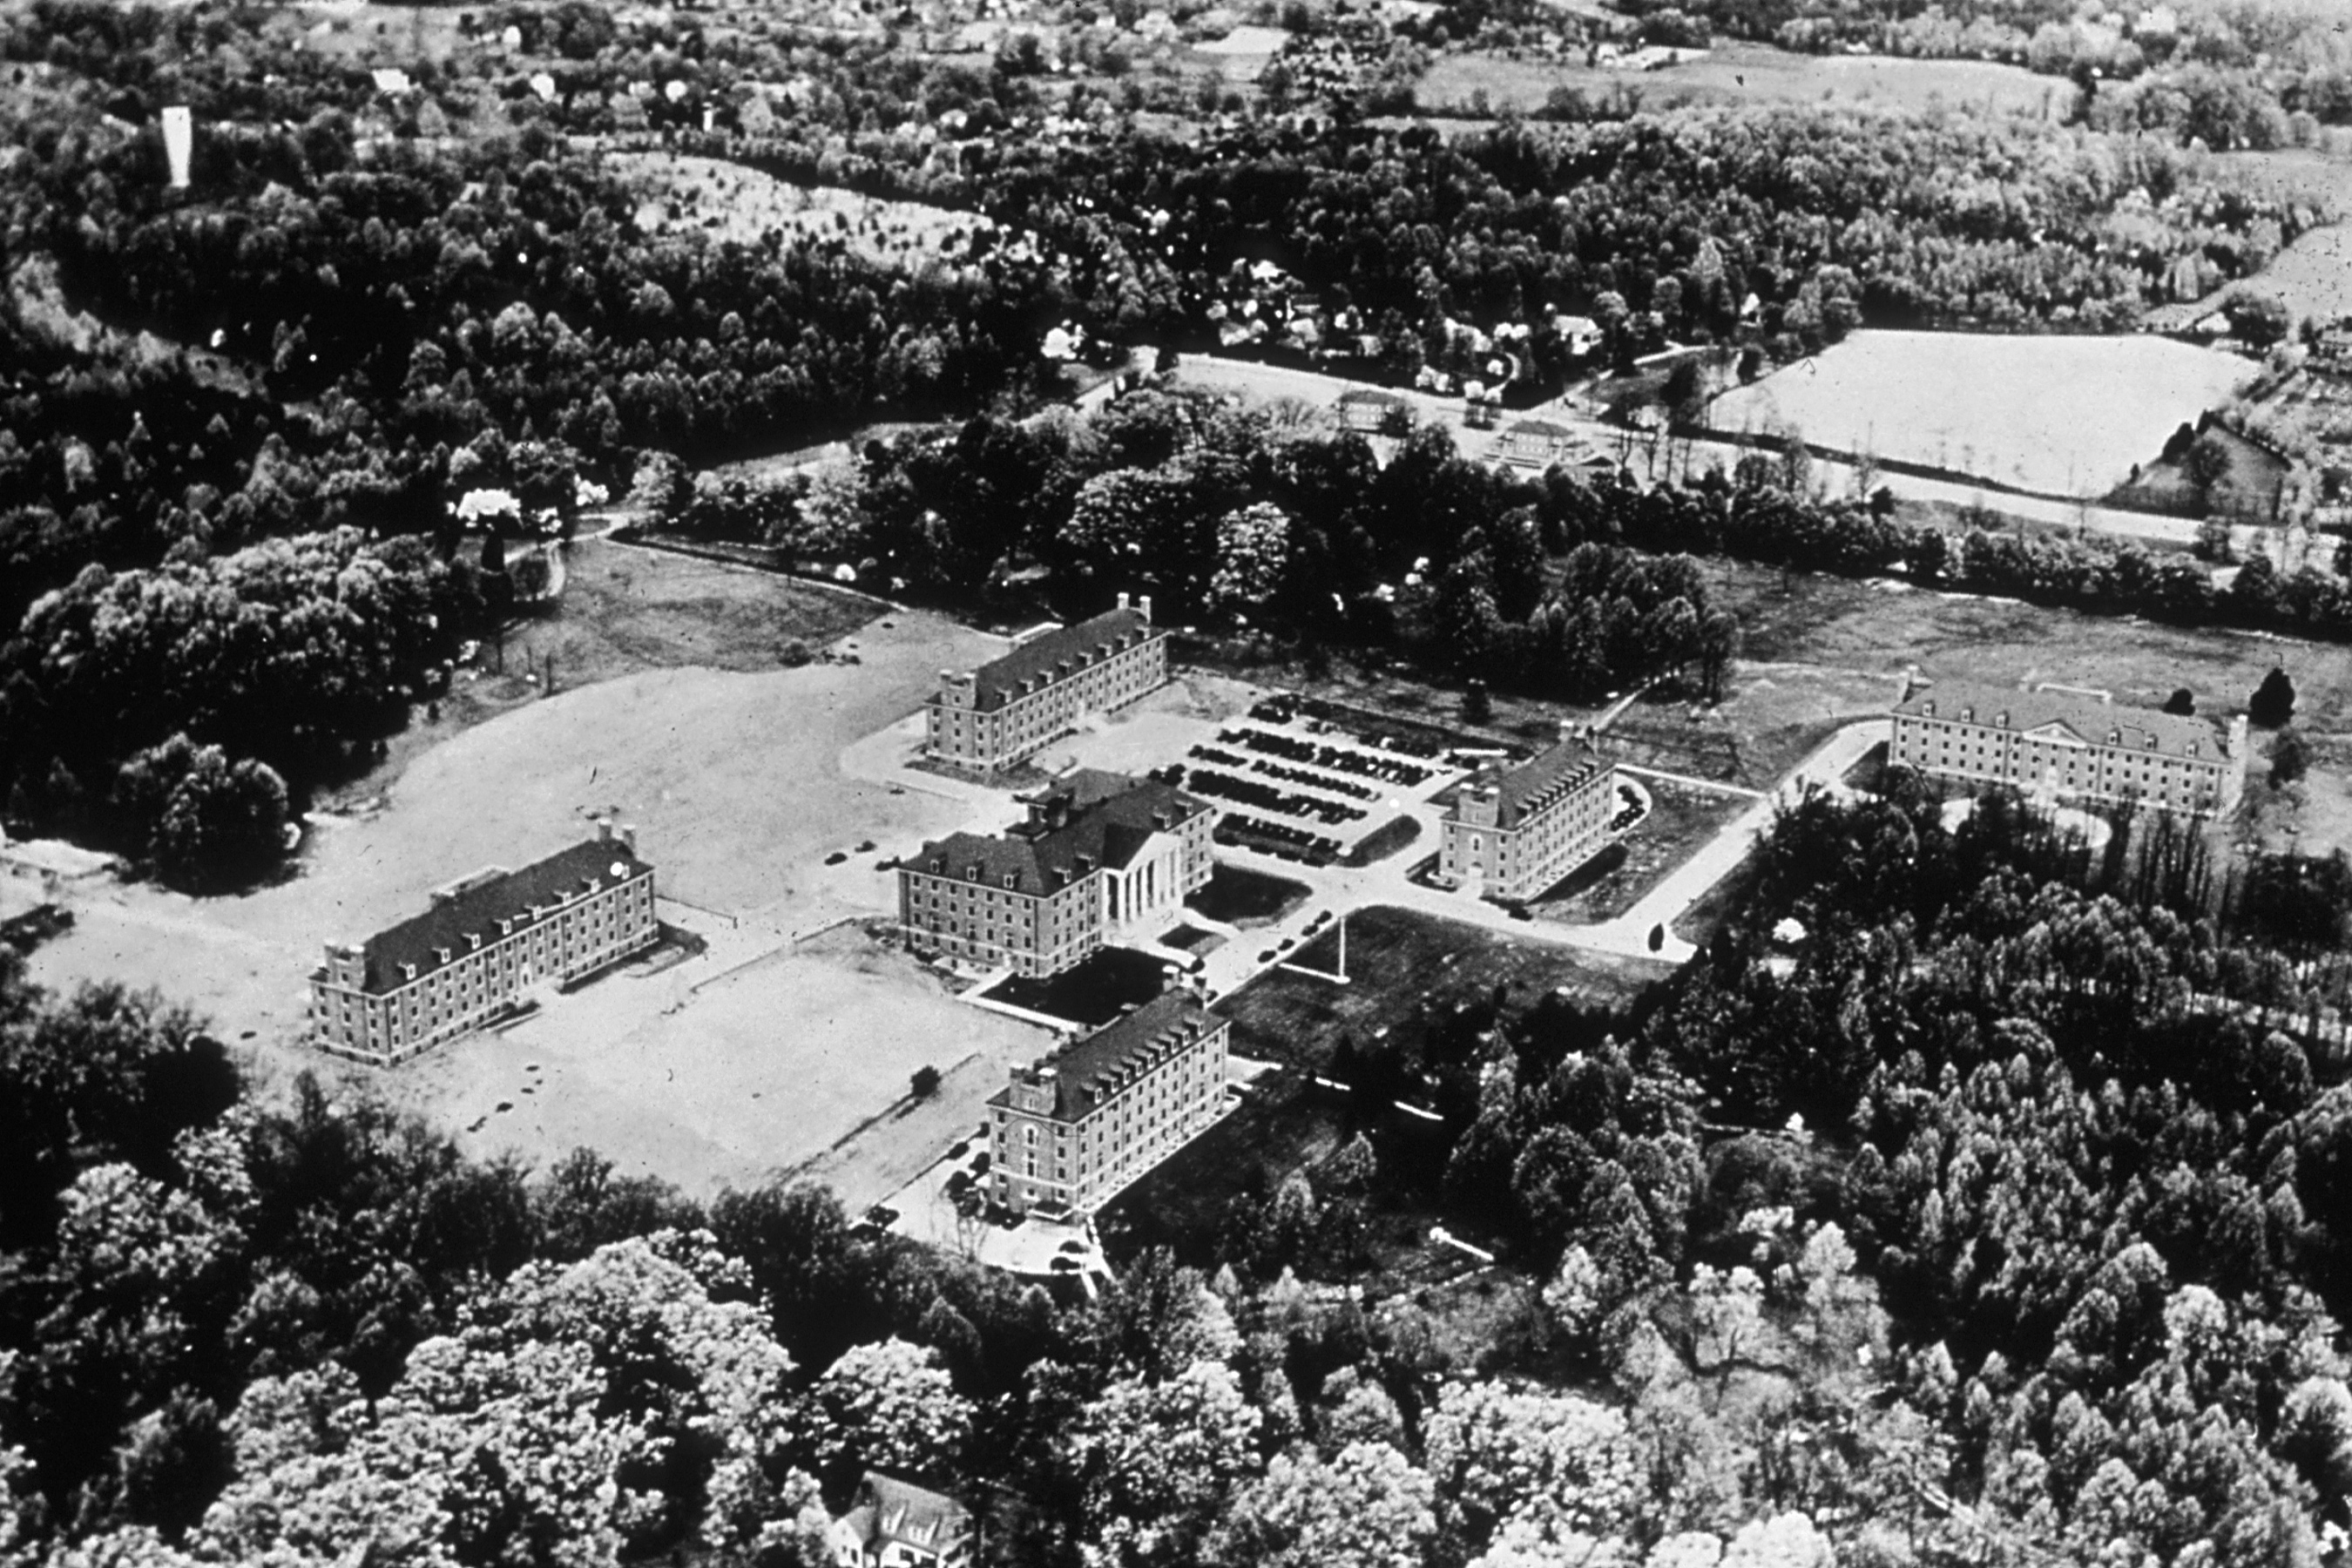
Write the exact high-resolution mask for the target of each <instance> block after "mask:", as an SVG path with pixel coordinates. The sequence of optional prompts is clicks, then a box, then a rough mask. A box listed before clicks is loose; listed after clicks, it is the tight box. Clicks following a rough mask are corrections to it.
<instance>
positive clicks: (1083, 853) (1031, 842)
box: [908, 768, 1210, 897]
mask: <svg viewBox="0 0 2352 1568" xmlns="http://www.w3.org/2000/svg"><path fill="white" fill-rule="evenodd" d="M1027 805H1028V806H1029V819H1028V820H1027V821H1026V822H1023V823H1019V824H1016V825H1015V826H1013V827H1012V828H1010V829H1008V830H1007V831H1006V832H1004V833H1002V834H995V835H982V834H978V833H956V834H950V836H949V837H945V838H942V839H940V840H939V841H937V842H936V843H929V844H925V845H924V846H923V848H922V853H921V854H919V855H917V856H915V857H913V858H912V859H911V860H909V861H908V865H909V867H911V868H913V869H916V870H919V871H929V870H930V865H931V862H932V861H934V860H937V861H939V862H940V870H939V871H937V872H933V873H932V874H933V875H936V876H945V877H961V876H963V874H964V872H965V871H966V870H967V869H969V868H972V867H975V866H976V867H978V868H979V869H980V878H979V879H980V880H981V881H982V882H984V883H986V884H988V885H989V886H991V887H1003V886H1005V885H1006V884H1005V881H1004V879H1005V878H1006V877H1008V876H1009V877H1011V878H1012V879H1013V881H1012V883H1011V886H1012V887H1013V889H1014V890H1015V891H1017V892H1022V893H1026V894H1029V895H1030V896H1032V897H1036V896H1040V895H1043V894H1046V893H1055V892H1059V891H1060V890H1061V889H1064V888H1066V887H1068V886H1069V885H1070V884H1071V883H1072V882H1074V881H1076V880H1077V879H1079V878H1080V877H1083V876H1085V875H1086V874H1087V871H1088V870H1090V869H1093V868H1099V867H1107V866H1108V867H1119V866H1125V865H1126V864H1128V863H1129V861H1130V860H1132V859H1133V858H1135V855H1136V852H1137V851H1138V850H1139V849H1141V848H1142V847H1143V845H1144V842H1145V840H1147V839H1149V838H1150V837H1151V836H1152V835H1153V834H1155V833H1164V832H1167V831H1169V830H1171V829H1172V828H1174V827H1177V826H1181V824H1183V823H1186V822H1190V821H1191V820H1192V818H1193V817H1195V816H1199V815H1200V814H1201V813H1202V812H1204V811H1207V810H1209V809H1210V807H1209V803H1208V802H1207V801H1204V800H1202V799H1200V798H1199V797H1198V796H1196V795H1186V794H1185V793H1184V792H1183V791H1182V790H1181V789H1178V788H1176V787H1175V786H1174V785H1173V784H1162V783H1160V781H1159V780H1158V779H1139V778H1130V777H1129V776H1128V775H1127V774H1125V773H1104V772H1101V771H1100V770H1098V769H1095V768H1081V769H1079V770H1078V771H1077V772H1076V773H1070V774H1068V775H1067V776H1066V777H1064V778H1061V779H1058V780H1056V781H1055V783H1054V784H1051V785H1049V786H1048V787H1046V788H1045V789H1043V790H1041V791H1039V792H1038V793H1037V794H1035V795H1030V796H1028V797H1027Z"/></svg>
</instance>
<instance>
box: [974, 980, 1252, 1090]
mask: <svg viewBox="0 0 2352 1568" xmlns="http://www.w3.org/2000/svg"><path fill="white" fill-rule="evenodd" d="M1224 1022H1225V1021H1224V1020H1223V1018H1220V1017H1217V1016H1215V1015H1213V1014H1212V1013H1211V1012H1210V1011H1209V1009H1208V1007H1207V1005H1205V1004H1204V1003H1202V1000H1201V999H1200V998H1199V997H1198V996H1195V995H1193V994H1192V993H1191V992H1189V991H1163V992H1161V993H1160V994H1159V995H1158V996H1155V997H1153V998H1152V999H1151V1000H1150V1001H1149V1002H1146V1003H1145V1004H1144V1005H1142V1006H1140V1007H1138V1008H1137V1009H1136V1010H1135V1011H1134V1012H1132V1013H1129V1014H1128V1015H1127V1016H1125V1017H1121V1018H1114V1019H1113V1020H1111V1021H1110V1022H1109V1023H1108V1024H1105V1025H1104V1026H1102V1027H1101V1028H1099V1029H1097V1030H1096V1031H1095V1032H1094V1033H1093V1034H1091V1035H1088V1036H1087V1037H1086V1038H1084V1039H1082V1040H1077V1041H1075V1042H1073V1043H1072V1044H1070V1045H1068V1046H1066V1047H1063V1048H1062V1050H1061V1051H1060V1053H1059V1054H1058V1055H1055V1056H1051V1057H1048V1058H1045V1060H1043V1061H1041V1062H1040V1063H1038V1064H1037V1065H1038V1066H1039V1067H1041V1068H1051V1069H1052V1070H1053V1073H1054V1119H1055V1121H1077V1120H1078V1119H1079V1118H1080V1117H1082V1116H1085V1115H1087V1113H1088V1112H1089V1111H1092V1110H1097V1108H1099V1107H1101V1106H1103V1105H1105V1104H1107V1103H1108V1102H1109V1101H1110V1100H1115V1099H1117V1098H1118V1093H1119V1091H1120V1090H1121V1089H1124V1088H1125V1087H1126V1084H1125V1081H1124V1080H1123V1079H1121V1077H1120V1069H1121V1068H1125V1067H1127V1066H1128V1065H1129V1064H1130V1063H1133V1064H1135V1065H1137V1066H1139V1067H1141V1066H1145V1065H1148V1064H1150V1062H1151V1061H1153V1060H1154V1059H1156V1058H1159V1057H1160V1056H1161V1055H1164V1054H1166V1053H1168V1052H1171V1051H1175V1050H1180V1049H1182V1048H1183V1047H1187V1046H1189V1045H1191V1044H1192V1042H1193V1041H1195V1040H1198V1039H1200V1038H1202V1037H1203V1036H1206V1035H1209V1034H1212V1033H1213V1032H1215V1031H1216V1030H1217V1029H1219V1028H1221V1027H1223V1026H1224ZM1011 1093H1012V1091H1011V1090H1010V1089H999V1090H998V1091H997V1093H996V1095H995V1096H994V1097H993V1098H992V1099H991V1100H990V1102H989V1103H991V1104H995V1103H997V1101H998V1100H1004V1099H1007V1098H1009V1097H1010V1095H1011Z"/></svg>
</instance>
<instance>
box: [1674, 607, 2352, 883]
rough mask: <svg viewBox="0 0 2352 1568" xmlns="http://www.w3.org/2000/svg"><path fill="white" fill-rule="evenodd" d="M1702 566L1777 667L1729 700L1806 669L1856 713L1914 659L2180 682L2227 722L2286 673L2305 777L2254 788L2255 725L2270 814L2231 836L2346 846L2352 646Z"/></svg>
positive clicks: (1810, 679)
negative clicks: (2269, 675)
mask: <svg viewBox="0 0 2352 1568" xmlns="http://www.w3.org/2000/svg"><path fill="white" fill-rule="evenodd" d="M1707 570H1708V573H1709V575H1710V576H1711V577H1713V578H1714V579H1715V583H1716V586H1717V592H1718V593H1720V594H1722V595H1725V597H1726V599H1727V603H1729V604H1730V605H1732V606H1733V607H1734V609H1735V611H1736V613H1738V615H1739V616H1740V618H1741V623H1742V625H1743V626H1745V627H1746V628H1747V637H1748V653H1749V654H1750V655H1751V656H1755V657H1757V658H1762V659H1766V660H1770V661H1777V662H1775V663H1772V664H1770V665H1768V666H1764V667H1758V666H1754V665H1748V664H1743V665H1742V666H1740V667H1739V670H1738V678H1737V680H1738V685H1739V686H1740V687H1741V688H1742V690H1741V692H1740V695H1739V697H1738V698H1735V700H1734V701H1735V702H1737V701H1738V700H1743V699H1744V698H1745V697H1746V696H1747V694H1748V689H1749V688H1751V686H1752V685H1754V684H1757V683H1760V682H1762V681H1764V680H1775V681H1779V680H1788V681H1789V682H1790V684H1791V686H1796V685H1799V684H1800V682H1799V680H1798V679H1797V678H1798V677H1799V676H1800V675H1801V677H1802V679H1801V685H1802V686H1803V687H1804V688H1807V689H1811V691H1813V692H1815V693H1817V694H1822V695H1829V694H1843V700H1851V701H1853V702H1854V703H1855V704H1856V705H1857V706H1859V705H1860V704H1862V703H1864V702H1865V701H1866V700H1869V699H1870V698H1871V697H1872V696H1873V694H1875V697H1876V700H1877V703H1878V705H1879V706H1880V707H1881V708H1884V706H1885V703H1886V701H1887V700H1889V699H1891V697H1892V695H1893V689H1892V684H1891V681H1890V679H1889V678H1890V677H1892V676H1895V675H1896V674H1898V673H1899V672H1900V671H1901V669H1902V668H1904V666H1906V665H1908V664H1916V665H1917V666H1918V667H1919V670H1920V673H1921V675H1922V676H1924V677H1926V678H1927V679H1971V680H1986V681H1993V682H1997V683H2002V684H2022V683H2024V682H2026V681H2029V680H2035V681H2041V680H2047V681H2055V682H2058V683H2060V684H2063V685H2069V686H2083V687H2089V688H2092V689H2098V690H2104V691H2109V692H2112V693H2113V694H2114V697H2115V700H2116V701H2117V702H2128V703H2134V704H2137V705H2141V706H2145V707H2156V706H2158V705H2160V704H2161V703H2162V702H2163V701H2164V700H2165V699H2166V698H2167V697H2168V696H2170V695H2171V693H2172V692H2173V691H2174V689H2177V688H2179V687H2184V686H2185V687H2187V688H2188V689H2189V690H2190V691H2191V692H2193V693H2194V694H2195V695H2196V699H2197V706H2198V710H2199V711H2200V712H2208V713H2219V714H2229V713H2232V712H2242V711H2244V709H2245V702H2246V698H2247V697H2248V696H2249V695H2250V694H2251V693H2252V691H2253V689H2254V687H2255V685H2256V683H2258V682H2259V681H2260V680H2261V679H2262V678H2263V675H2264V673H2265V672H2267V671H2268V670H2269V669H2270V668H2271V666H2273V664H2277V665H2282V666H2284V668H2285V669H2286V670H2287V673H2288V674H2289V676H2290V677H2291V678H2292V679H2294V685H2295V724H2296V727H2297V728H2298V729H2300V730H2302V731H2303V732H2304V733H2305V735H2306V736H2309V737H2311V738H2312V739H2313V740H2314V742H2315V756H2314V758H2313V762H2312V767H2311V773H2310V774H2309V776H2308V777H2307V778H2305V780H2304V782H2303V783H2302V784H2299V785H2297V786H2296V787H2295V789H2294V791H2292V792H2289V795H2288V796H2287V797H2285V798H2284V800H2281V801H2278V802H2275V803H2273V802H2270V800H2269V794H2270V792H2269V786H2268V784H2263V783H2262V782H2260V781H2261V780H2262V779H2263V777H2264V776H2265V775H2266V774H2267V772H2268V767H2269V764H2268V762H2267V755H2268V749H2269V744H2270V742H2269V738H2268V737H2267V736H2265V735H2263V734H2262V733H2261V732H2260V731H2256V733H2255V735H2254V742H2253V744H2254V755H2253V760H2252V765H2251V766H2250V768H2249V770H2248V782H2247V786H2246V794H2247V797H2248V799H2249V802H2250V803H2253V804H2261V805H2264V809H2263V811H2261V812H2260V813H2250V814H2248V816H2246V817H2245V819H2244V820H2242V822H2241V823H2240V824H2239V825H2238V831H2239V832H2240V833H2241V835H2242V836H2245V835H2259V836H2260V837H2262V838H2263V840H2264V841H2265V842H2267V843H2268V844H2269V845H2270V846H2271V847H2275V848H2284V847H2286V845H2287V844H2288V842H2289V841H2290V840H2293V841H2294V842H2295V843H2297V844H2298V845H2299V847H2301V848H2302V850H2303V851H2304V852H2305V853H2306V854H2326V852H2328V851H2329V850H2331V849H2334V848H2337V847H2342V848H2345V849H2347V850H2352V647H2342V646H2337V645H2332V644H2326V643H2305V642H2299V641H2295V640H2294V639H2292V638H2287V637H2276V636H2273V635H2271V634H2268V633H2258V632H2240V631H2231V630H2227V629H2224V628H2220V627H2204V628H2200V630H2198V631H2196V632H2194V633H2184V632H2182V631H2181V630H2180V629H2179V628H2178V627H2173V626H2159V625H2156V624H2154V623H2152V622H2148V621H2143V620H2139V619H2137V618H2135V617H2126V616H2091V615H2084V614H2080V613H2078V612H2075V611H2071V610H2057V609H2045V608H2042V607H2041V606H2038V605H2027V604H2021V603H2020V602H2018V601H2016V600H2012V599H1988V598H1979V597H1976V596H1973V595H1945V594H1933V593H1924V592H1918V591H1895V590H1894V589H1893V588H1892V587H1891V585H1889V584H1880V583H1863V582H1853V581H1849V580H1846V579H1843V578H1834V577H1806V576H1797V577H1791V578H1787V579H1784V578H1783V577H1782V575H1781V574H1779V573H1776V572H1768V571H1763V570H1760V569H1758V568H1755V567H1749V566H1742V565H1738V564H1733V563H1723V562H1709V563H1707ZM1730 706H1732V704H1727V707H1730ZM2290 829H2293V830H2294V831H2292V832H2290Z"/></svg>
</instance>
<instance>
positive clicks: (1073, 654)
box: [972, 609, 1165, 711]
mask: <svg viewBox="0 0 2352 1568" xmlns="http://www.w3.org/2000/svg"><path fill="white" fill-rule="evenodd" d="M1154 635H1165V634H1155V633H1154V632H1153V631H1152V629H1151V617H1150V616H1147V615H1145V614H1144V613H1143V612H1142V611H1141V610H1138V609H1117V610H1105V611H1104V612H1103V613H1102V614H1101V615H1099V616H1095V617H1094V618H1093V619H1092V620H1086V621H1080V622H1079V623H1078V624H1077V625H1076V626H1061V627H1057V628H1055V630H1053V631H1050V632H1045V633H1042V634H1040V635H1039V636H1036V637H1031V638H1030V639H1029V640H1028V641H1027V642H1024V643H1023V644H1022V645H1021V646H1020V647H1015V648H1013V650H1011V651H1010V652H1008V653H1006V654H1005V655H1004V657H1003V658H998V659H994V660H992V661H991V662H989V663H987V664H984V665H982V666H981V667H980V668H979V669H977V670H975V671H974V672H973V682H974V685H975V687H976V689H975V690H974V692H973V693H972V705H973V706H974V707H976V708H978V709H980V710H982V711H986V710H990V709H994V708H1002V707H1003V706H1004V705H1005V703H1007V702H1008V701H1010V700H1013V698H1015V697H1018V696H1020V695H1021V683H1022V682H1023V681H1024V680H1039V679H1042V680H1044V681H1047V682H1050V681H1052V680H1053V679H1056V678H1057V677H1059V676H1064V675H1074V674H1076V672H1077V671H1078V670H1080V669H1082V668H1085V667H1086V666H1087V665H1089V664H1093V663H1096V662H1097V661H1098V660H1101V659H1104V658H1108V657H1109V656H1110V655H1112V654H1115V653H1119V652H1123V651H1124V650H1126V649H1128V648H1130V647H1134V646H1135V645H1136V644H1138V643H1139V642H1141V641H1143V640H1144V639H1145V638H1147V637H1152V636H1154ZM1064 665H1067V666H1068V667H1069V668H1067V669H1064V668H1062V667H1063V666H1064Z"/></svg>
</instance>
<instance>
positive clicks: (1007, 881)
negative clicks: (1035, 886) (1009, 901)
mask: <svg viewBox="0 0 2352 1568" xmlns="http://www.w3.org/2000/svg"><path fill="white" fill-rule="evenodd" d="M1018 880H1019V878H1017V877H1015V876H1014V875H1013V873H1012V872H1010V871H1007V872H1006V873H1004V885H1005V886H1006V887H1008V888H1009V887H1011V886H1013V883H1014V882H1016V881H1018Z"/></svg>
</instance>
